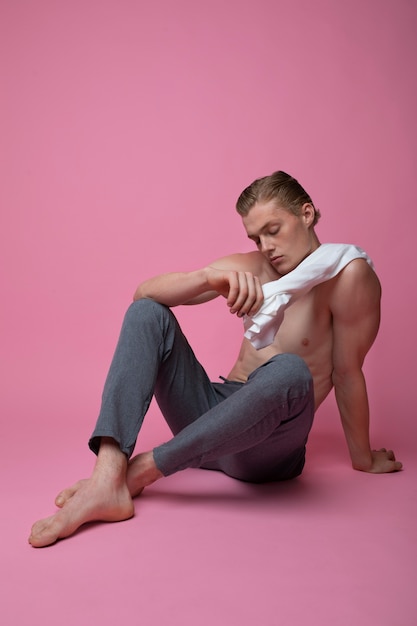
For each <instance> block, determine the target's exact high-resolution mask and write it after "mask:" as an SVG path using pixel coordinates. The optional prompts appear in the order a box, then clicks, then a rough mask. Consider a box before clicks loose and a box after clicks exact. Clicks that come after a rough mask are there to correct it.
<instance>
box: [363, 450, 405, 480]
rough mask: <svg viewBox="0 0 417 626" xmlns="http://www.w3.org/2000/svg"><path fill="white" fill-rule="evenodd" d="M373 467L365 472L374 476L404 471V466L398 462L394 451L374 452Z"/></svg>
mask: <svg viewBox="0 0 417 626" xmlns="http://www.w3.org/2000/svg"><path fill="white" fill-rule="evenodd" d="M371 454H372V465H371V468H370V469H368V470H364V471H365V472H370V473H372V474H385V473H388V472H398V471H399V470H400V469H402V466H403V464H402V463H400V462H399V461H396V459H395V454H394V452H393V451H392V450H386V448H381V449H380V450H372V452H371Z"/></svg>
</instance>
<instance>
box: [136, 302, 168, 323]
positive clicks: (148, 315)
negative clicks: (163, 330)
mask: <svg viewBox="0 0 417 626" xmlns="http://www.w3.org/2000/svg"><path fill="white" fill-rule="evenodd" d="M169 314H170V310H169V309H168V307H166V306H165V305H163V304H160V303H159V302H156V301H155V300H151V298H140V299H139V300H135V301H134V302H132V304H131V305H130V306H129V308H128V309H127V311H126V315H125V322H127V323H132V322H135V321H137V320H139V321H140V322H141V323H144V322H153V321H156V320H160V319H161V318H164V317H168V316H169Z"/></svg>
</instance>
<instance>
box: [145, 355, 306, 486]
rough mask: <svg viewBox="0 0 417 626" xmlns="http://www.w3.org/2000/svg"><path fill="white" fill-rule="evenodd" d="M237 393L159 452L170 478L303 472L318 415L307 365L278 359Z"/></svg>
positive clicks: (273, 476) (278, 476)
mask: <svg viewBox="0 0 417 626" xmlns="http://www.w3.org/2000/svg"><path fill="white" fill-rule="evenodd" d="M232 385H233V383H232ZM237 389H238V390H237V391H236V392H235V393H232V395H230V396H229V397H227V398H226V399H225V400H224V401H223V402H222V403H221V404H218V405H216V406H213V407H212V408H211V409H210V410H209V411H207V412H206V413H205V414H204V415H202V416H201V417H200V418H198V419H197V420H195V421H194V422H193V423H192V424H189V425H188V426H186V427H185V428H184V429H183V430H182V431H181V432H180V433H178V434H177V435H176V436H175V437H174V438H173V439H171V440H170V441H168V442H167V443H165V444H163V445H162V446H158V447H157V448H155V449H154V451H153V453H154V460H155V463H156V466H157V467H158V469H159V470H160V471H161V472H162V474H163V475H164V476H167V475H169V474H173V473H174V472H177V471H179V470H182V469H185V468H187V467H205V468H208V469H220V470H222V471H224V472H226V473H227V474H229V475H231V476H234V477H235V478H240V479H242V480H250V481H254V482H262V481H265V480H282V479H286V478H291V477H294V476H296V475H298V474H300V473H301V470H302V467H303V465H304V454H305V444H306V441H307V437H308V433H309V431H310V428H311V425H312V421H313V416H314V396H313V384H312V378H311V374H310V372H309V370H308V368H307V366H306V365H305V363H304V361H303V360H302V359H300V358H299V357H297V356H295V355H291V354H281V355H277V356H275V357H273V358H272V359H271V360H270V361H268V362H267V363H265V364H264V365H263V366H261V367H260V368H258V369H257V370H256V371H255V372H253V373H252V374H251V376H250V377H249V380H248V382H247V383H245V384H244V385H241V386H238V387H237Z"/></svg>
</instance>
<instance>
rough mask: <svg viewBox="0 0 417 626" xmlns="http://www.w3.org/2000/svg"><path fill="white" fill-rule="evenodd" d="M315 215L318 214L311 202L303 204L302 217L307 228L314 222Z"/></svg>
mask: <svg viewBox="0 0 417 626" xmlns="http://www.w3.org/2000/svg"><path fill="white" fill-rule="evenodd" d="M315 215H316V212H315V210H314V207H313V205H312V204H311V202H306V203H305V204H303V206H302V207H301V217H302V218H303V220H304V223H305V225H306V226H311V224H312V223H313V222H314V217H315Z"/></svg>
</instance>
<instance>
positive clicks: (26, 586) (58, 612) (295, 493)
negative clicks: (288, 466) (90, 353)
mask: <svg viewBox="0 0 417 626" xmlns="http://www.w3.org/2000/svg"><path fill="white" fill-rule="evenodd" d="M70 412H71V411H70V410H68V413H70ZM10 417H13V422H14V426H13V427H12V428H11V430H10V432H9V435H10V439H9V440H8V442H7V443H6V442H5V440H4V439H3V441H2V448H3V450H2V452H1V470H2V471H1V476H2V483H3V484H2V487H1V493H2V501H3V515H2V533H1V537H2V557H1V565H0V568H1V570H0V571H1V582H2V584H1V590H2V591H1V593H2V600H1V615H2V623H3V624H5V625H7V626H22V625H26V624H27V625H32V624H43V625H45V626H48V625H50V624H51V625H52V624H60V626H66V625H71V626H73V625H75V624H77V625H78V624H79V625H80V626H83V625H84V624H85V625H87V624H88V625H92V624H104V625H107V624H114V623H123V622H124V621H126V622H128V623H141V624H142V623H152V624H155V625H157V626H159V625H160V626H163V625H165V624H171V625H177V624H178V625H181V626H188V625H194V624H198V625H199V626H206V625H207V626H208V625H212V624H219V625H229V624H233V625H234V624H236V625H239V626H246V625H252V624H262V625H263V626H278V625H280V624H291V625H293V626H298V625H304V624H306V623H309V624H314V625H316V624H317V625H321V626H338V625H340V626H350V625H355V626H385V625H387V626H388V625H389V626H393V625H395V626H415V624H416V617H417V612H416V593H415V586H416V571H417V570H416V557H417V550H416V531H415V527H416V519H417V515H416V484H417V483H416V469H417V468H416V460H415V455H414V454H413V450H412V445H411V443H410V442H407V441H401V439H400V438H399V437H398V436H397V437H396V435H395V433H392V434H391V441H393V440H394V441H393V443H395V444H396V447H397V449H398V448H400V449H401V458H402V459H403V460H404V462H405V470H404V471H403V472H401V473H399V474H396V475H385V476H374V475H368V474H363V473H359V472H354V471H352V470H351V469H350V467H349V465H348V462H347V458H346V453H345V450H344V443H343V436H342V433H341V431H340V430H339V429H338V428H335V427H333V426H332V425H331V424H330V423H329V422H328V419H327V417H322V418H321V419H320V414H319V416H318V417H317V422H316V424H315V428H314V430H313V433H312V436H311V441H310V454H309V458H308V463H307V467H306V470H305V473H304V475H303V477H302V478H301V479H298V480H297V481H293V482H289V483H285V484H271V485H264V486H251V485H248V484H244V483H240V482H237V481H234V480H231V479H229V478H227V477H225V476H223V475H222V474H219V473H215V472H206V471H202V470H188V471H185V472H182V473H180V474H177V475H175V476H173V477H170V478H167V479H165V480H163V481H160V482H159V483H157V484H155V485H154V486H152V487H151V488H149V489H148V491H147V492H145V493H144V494H143V495H142V497H141V498H140V499H138V500H137V504H136V516H135V517H134V518H133V519H131V520H129V521H128V522H124V523H120V524H111V525H101V524H100V525H98V524H94V525H91V526H89V527H86V528H84V529H83V530H81V531H79V532H78V533H77V534H76V535H75V536H74V537H72V538H70V539H67V540H65V541H61V542H59V543H58V544H56V545H54V546H53V547H50V548H45V549H41V550H37V549H34V548H32V547H30V546H29V545H28V544H27V543H26V538H27V535H28V532H29V528H30V525H31V523H32V521H34V520H35V519H38V518H39V517H43V516H46V515H48V514H50V512H52V511H53V510H54V506H53V505H52V504H51V502H52V497H53V496H54V495H55V493H57V492H58V491H59V490H60V489H61V488H62V487H63V486H66V485H67V484H69V483H71V482H72V481H73V480H74V479H75V478H78V477H81V476H83V475H87V474H88V472H89V470H90V467H91V461H92V459H91V458H90V453H89V452H88V450H86V448H85V445H84V442H83V441H82V440H81V439H82V438H83V437H84V435H86V434H87V431H88V428H87V426H86V425H83V426H80V424H78V423H76V424H74V423H73V424H72V426H71V428H70V429H69V432H68V433H66V435H65V445H64V446H63V447H61V446H62V443H63V432H64V429H63V421H64V420H66V419H68V420H69V418H70V415H65V412H64V415H63V416H62V417H61V418H60V420H58V422H57V423H55V425H54V426H51V423H49V424H47V421H46V416H41V415H34V416H33V418H34V419H33V421H32V431H30V430H29V432H27V424H26V425H25V431H26V432H25V437H23V436H22V432H23V430H22V421H23V416H22V415H20V416H19V415H13V416H10ZM50 417H51V416H49V418H50ZM149 417H150V418H151V419H152V420H153V422H154V425H153V426H152V428H154V429H155V430H158V431H159V434H158V437H161V431H162V430H163V426H162V424H161V423H160V422H159V420H160V418H159V416H158V414H157V412H156V409H152V410H151V414H150V415H149ZM24 419H25V420H26V417H25V418H24ZM20 420H22V421H20ZM61 420H62V421H61ZM150 421H151V420H149V423H150ZM43 424H44V425H47V426H48V428H47V429H46V428H45V427H44V426H43ZM67 424H70V422H69V421H68V422H67ZM152 428H149V426H148V428H147V429H146V430H145V432H144V435H143V440H142V443H143V445H144V446H147V445H149V443H150V440H151V439H152V438H154V437H155V432H154V431H153V430H152ZM84 431H85V432H84Z"/></svg>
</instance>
